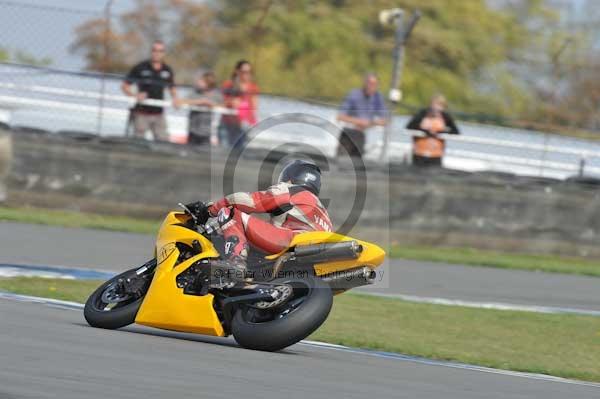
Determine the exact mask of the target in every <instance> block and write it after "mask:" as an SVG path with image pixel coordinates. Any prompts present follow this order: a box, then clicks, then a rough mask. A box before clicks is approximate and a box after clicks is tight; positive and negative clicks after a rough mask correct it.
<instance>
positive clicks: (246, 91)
mask: <svg viewBox="0 0 600 399" xmlns="http://www.w3.org/2000/svg"><path fill="white" fill-rule="evenodd" d="M223 95H224V97H225V105H226V106H227V107H228V108H232V109H234V110H236V112H237V113H236V115H224V116H223V119H222V122H223V125H224V127H225V131H226V132H227V139H228V141H229V145H231V146H232V147H233V148H234V149H239V148H241V147H242V146H243V145H244V143H245V142H246V133H247V131H248V130H249V129H250V128H251V127H252V126H254V125H255V124H256V109H257V107H258V86H257V85H256V83H255V82H254V78H253V74H252V65H251V64H250V62H248V61H246V60H240V61H238V62H237V64H236V65H235V69H234V71H233V74H232V75H231V79H230V80H226V81H225V82H223Z"/></svg>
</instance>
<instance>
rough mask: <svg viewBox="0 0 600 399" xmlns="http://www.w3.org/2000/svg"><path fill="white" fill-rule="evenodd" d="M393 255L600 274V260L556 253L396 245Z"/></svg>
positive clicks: (511, 267) (425, 259) (472, 263)
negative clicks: (515, 252) (523, 252)
mask: <svg viewBox="0 0 600 399" xmlns="http://www.w3.org/2000/svg"><path fill="white" fill-rule="evenodd" d="M390 256H391V257H393V258H404V259H413V260H422V261H431V262H444V263H455V264H462V265H472V266H487V267H497V268H503V269H519V270H532V271H545V272H552V273H564V274H579V275H585V276H594V277H600V261H598V260H590V259H584V258H575V257H573V258H569V257H561V256H556V255H532V254H513V253H500V252H494V251H487V250H479V249H472V248H448V247H435V248H434V247H418V246H394V247H392V249H391V251H390Z"/></svg>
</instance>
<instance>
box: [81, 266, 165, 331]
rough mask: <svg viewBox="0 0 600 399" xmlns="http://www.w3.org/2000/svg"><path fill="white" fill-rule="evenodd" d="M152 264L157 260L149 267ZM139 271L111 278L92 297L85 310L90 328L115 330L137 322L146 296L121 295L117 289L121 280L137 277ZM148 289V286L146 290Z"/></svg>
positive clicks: (130, 271)
mask: <svg viewBox="0 0 600 399" xmlns="http://www.w3.org/2000/svg"><path fill="white" fill-rule="evenodd" d="M152 262H156V260H152V261H150V262H148V263H147V265H148V264H150V263H152ZM138 269H139V267H136V268H135V269H131V270H127V271H126V272H123V273H121V274H119V275H117V276H115V277H113V278H111V279H110V280H108V281H106V282H105V283H104V284H102V285H101V286H100V287H98V288H97V289H96V291H94V292H93V293H92V295H90V297H89V298H88V300H87V301H86V303H85V307H84V309H83V316H84V317H85V320H86V321H87V322H88V324H89V325H90V326H92V327H98V328H106V329H109V330H114V329H117V328H121V327H125V326H127V325H129V324H132V323H133V322H134V321H135V317H136V315H137V312H138V310H139V309H140V306H141V305H142V302H143V300H144V295H142V296H140V297H135V296H133V295H131V294H120V293H118V292H116V291H117V290H116V289H115V287H116V284H118V281H119V279H122V278H127V277H129V276H132V275H134V276H135V271H136V270H138ZM147 288H148V287H147V286H146V290H147ZM144 294H145V292H144ZM107 298H109V299H107Z"/></svg>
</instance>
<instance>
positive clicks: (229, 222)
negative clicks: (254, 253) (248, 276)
mask: <svg viewBox="0 0 600 399" xmlns="http://www.w3.org/2000/svg"><path fill="white" fill-rule="evenodd" d="M218 220H219V224H220V225H221V229H222V230H223V236H224V237H225V257H226V258H227V259H231V258H241V259H243V260H245V259H246V258H247V257H248V241H249V242H250V243H252V245H254V246H256V247H258V248H259V249H261V250H263V251H265V252H268V253H277V252H279V251H282V250H284V249H285V248H287V247H288V245H289V243H290V242H291V241H292V238H294V235H295V233H294V232H293V231H292V230H290V229H285V228H281V227H277V226H274V225H272V224H271V223H268V222H265V221H264V220H262V219H259V218H257V217H255V216H251V215H248V214H247V213H244V212H240V211H236V210H233V209H229V208H222V209H221V210H220V211H219V214H218Z"/></svg>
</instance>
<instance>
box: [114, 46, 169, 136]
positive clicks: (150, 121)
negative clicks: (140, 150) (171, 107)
mask: <svg viewBox="0 0 600 399" xmlns="http://www.w3.org/2000/svg"><path fill="white" fill-rule="evenodd" d="M164 58H165V44H164V43H163V42H161V41H159V40H157V41H155V42H154V43H152V54H151V57H150V59H149V60H147V61H143V62H140V63H139V64H137V65H136V66H134V67H133V68H132V69H131V71H129V73H128V74H127V77H126V78H125V81H124V82H123V84H122V85H121V89H122V90H123V93H125V94H126V95H128V96H130V97H135V98H136V99H137V104H136V105H135V106H134V107H133V109H132V110H131V120H132V122H133V130H134V132H135V135H136V136H137V137H144V134H145V133H146V130H150V131H151V132H152V135H153V136H154V139H155V140H163V141H167V140H168V139H169V135H168V133H167V123H166V120H165V116H164V113H163V107H160V106H154V105H145V104H142V102H143V101H144V100H146V99H152V100H163V99H164V90H165V88H168V89H169V91H170V93H171V99H172V100H173V102H174V104H176V103H177V90H176V89H175V76H174V74H173V70H172V69H171V67H169V66H168V65H167V64H165V63H164ZM132 85H135V86H136V87H137V92H134V91H133V90H132V87H131V86H132Z"/></svg>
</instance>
